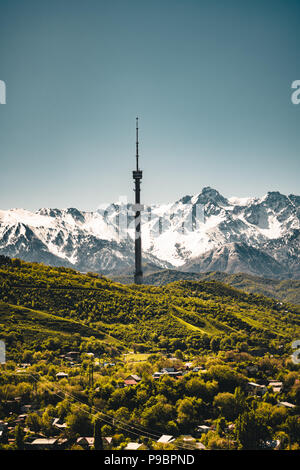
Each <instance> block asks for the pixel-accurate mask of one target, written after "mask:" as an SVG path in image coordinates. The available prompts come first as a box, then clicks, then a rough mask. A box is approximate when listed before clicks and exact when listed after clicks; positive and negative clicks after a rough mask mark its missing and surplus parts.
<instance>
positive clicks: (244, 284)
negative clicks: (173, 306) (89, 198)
mask: <svg viewBox="0 0 300 470" xmlns="http://www.w3.org/2000/svg"><path fill="white" fill-rule="evenodd" d="M114 279H115V280H118V281H119V282H123V283H125V284H128V283H130V282H132V279H133V275H132V276H130V275H127V276H125V275H124V276H119V277H115V278H114ZM180 280H191V281H200V280H203V281H212V280H215V281H220V282H224V283H226V284H229V285H230V286H232V287H235V288H237V289H240V290H243V291H246V292H251V293H256V294H261V295H265V296H267V297H273V298H275V299H278V300H281V301H283V302H291V303H293V304H300V281H299V280H292V279H285V280H277V279H267V278H263V277H258V276H251V275H250V274H246V273H238V274H228V273H225V272H220V271H211V272H201V273H193V272H182V271H179V270H171V269H161V270H157V271H156V272H146V273H145V274H144V283H145V284H147V285H154V286H163V285H166V284H169V283H170V282H174V281H180Z"/></svg>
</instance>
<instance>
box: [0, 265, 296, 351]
mask: <svg viewBox="0 0 300 470" xmlns="http://www.w3.org/2000/svg"><path fill="white" fill-rule="evenodd" d="M0 286H1V289H0V301H1V309H0V312H1V316H0V319H1V320H0V321H1V336H2V337H6V336H9V335H11V336H12V337H13V341H12V343H13V342H14V341H15V342H16V341H22V340H23V341H29V342H30V341H32V340H33V338H32V334H27V333H26V332H28V331H30V332H31V333H32V332H33V331H34V330H37V331H39V332H41V331H43V333H44V334H45V335H46V336H47V334H48V335H49V336H51V335H52V336H53V333H54V332H59V334H60V335H63V336H64V341H65V340H66V339H67V336H68V334H70V333H73V332H74V333H79V335H80V336H82V337H89V336H93V337H95V338H98V339H99V340H100V341H102V342H104V343H106V344H108V343H109V342H110V343H111V342H113V341H115V345H118V347H122V345H123V346H125V347H129V346H132V345H134V344H135V345H138V346H139V347H140V348H141V349H144V350H149V351H150V350H157V349H158V348H164V349H167V350H170V351H174V350H176V349H178V348H179V349H182V350H199V349H207V348H210V347H212V339H213V338H214V339H216V342H215V344H222V348H224V349H226V348H229V347H231V346H232V345H236V344H238V343H245V342H247V343H248V346H247V348H248V347H249V348H250V350H251V351H252V352H254V353H255V351H259V350H260V349H261V348H264V349H266V350H269V351H270V350H274V352H275V351H276V349H277V348H278V347H279V345H281V347H282V346H283V347H285V348H287V350H288V348H290V342H291V340H292V339H293V338H298V337H299V335H300V328H299V327H300V318H299V313H300V307H297V306H294V305H292V304H285V303H282V304H281V303H279V302H277V301H276V300H274V299H269V298H266V297H264V296H261V295H256V294H247V293H244V292H241V291H239V290H237V289H235V288H233V287H230V286H229V285H226V284H223V283H221V282H218V281H212V280H205V281H198V282H195V281H176V282H173V283H171V284H168V285H167V286H159V287H155V286H135V285H123V284H120V283H116V282H113V281H111V280H109V279H106V278H104V277H101V276H99V275H95V274H92V273H88V274H81V273H79V272H76V271H75V270H72V269H67V268H53V267H49V266H44V265H41V264H37V263H27V262H23V261H20V260H10V259H8V258H6V259H3V258H2V265H1V266H0ZM20 335H21V336H20ZM113 338H114V340H113ZM34 340H36V337H34ZM70 340H71V338H70ZM214 347H216V346H214Z"/></svg>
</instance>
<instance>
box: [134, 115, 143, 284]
mask: <svg viewBox="0 0 300 470" xmlns="http://www.w3.org/2000/svg"><path fill="white" fill-rule="evenodd" d="M132 176H133V179H134V186H135V189H134V191H135V206H134V210H135V216H134V218H135V241H134V243H135V246H134V249H135V273H134V282H135V284H142V283H143V271H142V238H141V236H142V233H141V210H142V206H141V188H140V185H141V179H142V177H143V172H142V170H140V169H139V118H138V117H137V118H136V170H134V171H133V172H132Z"/></svg>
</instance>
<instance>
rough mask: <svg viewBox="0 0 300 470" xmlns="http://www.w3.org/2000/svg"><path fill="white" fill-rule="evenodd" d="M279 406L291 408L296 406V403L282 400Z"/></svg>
mask: <svg viewBox="0 0 300 470" xmlns="http://www.w3.org/2000/svg"><path fill="white" fill-rule="evenodd" d="M277 406H283V407H285V408H289V409H294V408H296V405H293V403H289V402H288V401H280V402H278V403H277Z"/></svg>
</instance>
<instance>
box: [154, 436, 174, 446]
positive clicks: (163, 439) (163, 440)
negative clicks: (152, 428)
mask: <svg viewBox="0 0 300 470" xmlns="http://www.w3.org/2000/svg"><path fill="white" fill-rule="evenodd" d="M173 441H175V438H174V437H173V436H168V435H167V434H163V435H162V436H160V438H159V439H158V441H157V442H161V443H162V444H170V443H171V442H173Z"/></svg>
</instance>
